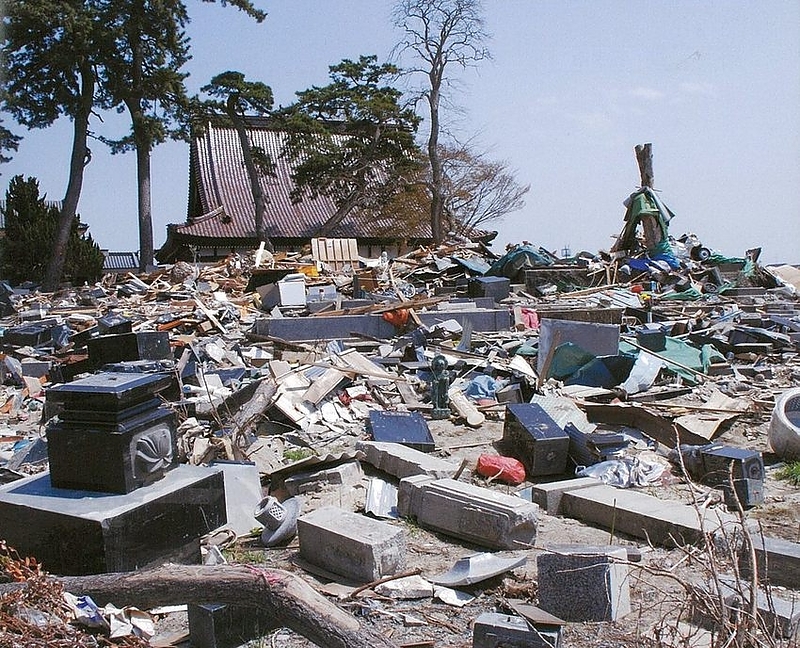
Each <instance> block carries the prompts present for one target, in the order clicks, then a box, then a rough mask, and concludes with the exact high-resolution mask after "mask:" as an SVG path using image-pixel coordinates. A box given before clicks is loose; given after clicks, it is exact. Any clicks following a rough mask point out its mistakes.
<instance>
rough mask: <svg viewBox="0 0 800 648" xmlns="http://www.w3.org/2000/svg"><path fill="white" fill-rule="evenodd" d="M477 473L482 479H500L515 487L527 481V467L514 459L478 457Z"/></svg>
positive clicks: (488, 455) (492, 456)
mask: <svg viewBox="0 0 800 648" xmlns="http://www.w3.org/2000/svg"><path fill="white" fill-rule="evenodd" d="M477 472H478V474H479V475H481V476H482V477H491V478H492V479H499V480H500V481H502V482H506V483H508V484H512V485H514V486H516V485H517V484H521V483H522V482H524V481H525V466H523V465H522V462H521V461H519V460H517V459H514V458H513V457H503V456H502V455H492V454H482V455H481V456H480V457H478V468H477Z"/></svg>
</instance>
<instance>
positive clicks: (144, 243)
mask: <svg viewBox="0 0 800 648" xmlns="http://www.w3.org/2000/svg"><path fill="white" fill-rule="evenodd" d="M138 103H139V102H138V101H136V102H135V104H136V105H133V103H131V104H129V108H130V110H131V119H132V122H133V138H134V141H135V142H136V192H137V205H138V212H139V271H140V272H149V271H150V270H151V269H152V267H153V254H154V251H153V209H152V198H151V191H150V138H149V136H148V135H147V133H146V132H144V130H145V128H146V126H145V125H144V116H143V115H142V111H141V108H140V107H139V105H138Z"/></svg>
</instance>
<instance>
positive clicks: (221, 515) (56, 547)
mask: <svg viewBox="0 0 800 648" xmlns="http://www.w3.org/2000/svg"><path fill="white" fill-rule="evenodd" d="M226 519H227V518H226V513H225V485H224V479H223V474H222V472H221V471H220V470H217V469H209V468H203V467H200V466H188V465H183V466H179V467H177V468H175V469H174V470H172V471H170V472H168V473H167V474H166V476H165V477H164V478H163V479H161V480H159V481H158V482H156V483H154V484H152V485H150V486H146V487H143V488H139V489H137V490H135V491H133V492H131V493H127V494H124V495H123V494H111V493H98V492H92V491H81V490H70V489H63V488H53V487H52V486H51V484H50V474H49V473H47V472H44V473H41V474H39V475H35V476H33V477H28V478H25V479H20V480H17V481H14V482H11V483H10V484H5V485H3V486H1V487H0V538H3V539H4V540H5V541H6V542H7V543H8V544H9V546H11V547H13V548H14V549H16V550H17V552H18V553H19V554H20V555H21V556H23V557H25V556H33V557H35V558H36V560H37V561H39V563H40V564H41V565H42V566H43V567H44V569H45V570H47V571H48V572H50V573H52V574H61V575H84V574H99V573H105V572H123V571H133V570H136V569H140V568H142V567H145V566H147V565H150V564H153V563H156V562H164V561H166V560H173V561H176V560H178V561H181V562H197V561H198V560H199V555H200V542H199V540H200V538H201V537H202V536H203V535H205V534H206V533H208V532H210V531H212V530H214V529H216V528H218V527H220V526H222V525H223V524H225V522H226Z"/></svg>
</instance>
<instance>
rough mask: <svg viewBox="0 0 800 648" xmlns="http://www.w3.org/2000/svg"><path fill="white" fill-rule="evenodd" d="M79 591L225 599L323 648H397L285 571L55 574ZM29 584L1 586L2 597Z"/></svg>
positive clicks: (173, 568) (196, 568)
mask: <svg viewBox="0 0 800 648" xmlns="http://www.w3.org/2000/svg"><path fill="white" fill-rule="evenodd" d="M53 578H54V580H56V581H58V582H59V583H61V584H62V585H63V587H64V589H65V590H66V591H68V592H70V593H72V594H75V595H79V596H80V595H83V596H90V597H91V598H92V599H93V600H94V601H95V603H97V604H98V605H100V606H102V605H105V604H106V603H108V602H113V603H114V604H115V605H117V606H118V607H122V606H129V605H130V606H136V607H139V608H142V609H147V608H151V607H156V606H161V605H176V604H182V603H225V604H228V605H236V606H241V607H253V608H261V609H264V610H266V611H267V612H268V613H269V614H270V615H271V616H272V617H273V618H274V620H275V626H276V627H280V626H283V627H287V628H290V629H291V630H294V631H295V632H297V633H298V634H301V635H303V636H304V637H305V638H306V639H309V640H310V641H313V642H314V643H315V644H317V645H318V646H325V647H330V648H396V644H394V643H392V642H391V641H389V639H387V638H386V637H384V636H383V635H381V634H379V633H378V632H375V631H373V630H371V629H369V628H365V627H363V626H362V625H361V624H360V623H359V622H358V620H357V619H356V618H355V617H353V616H352V615H350V614H348V613H347V612H345V611H344V610H342V609H340V608H338V607H337V606H336V605H334V604H333V603H331V602H330V601H328V600H327V599H326V598H325V597H324V596H322V595H321V594H320V593H319V592H317V591H316V590H315V589H314V588H312V587H311V586H310V585H309V584H308V583H306V582H305V581H304V580H302V579H301V578H298V577H297V576H295V575H294V574H291V573H290V572H287V571H284V570H281V569H259V568H256V567H250V566H246V565H214V566H201V565H173V564H169V565H164V566H162V567H157V568H155V569H150V570H145V571H139V572H125V573H115V574H97V575H92V576H62V577H55V576H54V577H53ZM20 586H24V583H22V584H19V583H13V584H6V585H0V596H2V595H3V594H4V593H6V592H8V591H10V590H11V589H16V588H17V587H20Z"/></svg>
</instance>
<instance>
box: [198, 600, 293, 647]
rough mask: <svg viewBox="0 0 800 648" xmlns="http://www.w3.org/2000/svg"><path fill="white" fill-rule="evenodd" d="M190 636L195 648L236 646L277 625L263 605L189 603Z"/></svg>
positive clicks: (265, 632) (263, 633)
mask: <svg viewBox="0 0 800 648" xmlns="http://www.w3.org/2000/svg"><path fill="white" fill-rule="evenodd" d="M187 610H188V613H189V639H190V641H191V644H192V646H193V647H194V648H235V647H236V646H241V645H244V644H246V643H247V642H248V641H250V640H251V639H256V638H258V637H261V636H263V635H265V634H267V633H268V632H270V631H271V630H274V629H275V628H276V627H278V624H277V623H276V622H275V620H274V619H272V618H271V615H270V614H269V613H268V612H266V611H265V610H264V609H263V608H252V607H239V606H234V605H222V604H219V603H207V604H203V605H197V604H190V605H189V606H188V608H187Z"/></svg>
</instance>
